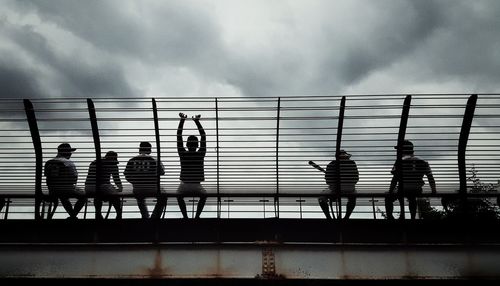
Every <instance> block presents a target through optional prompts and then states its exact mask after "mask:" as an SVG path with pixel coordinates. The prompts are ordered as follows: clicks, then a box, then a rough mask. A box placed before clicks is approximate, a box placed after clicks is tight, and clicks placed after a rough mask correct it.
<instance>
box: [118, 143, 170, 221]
mask: <svg viewBox="0 0 500 286" xmlns="http://www.w3.org/2000/svg"><path fill="white" fill-rule="evenodd" d="M150 154H151V144H150V143H149V142H141V144H140V145H139V155H137V156H135V157H133V158H132V159H130V160H129V161H128V163H127V166H126V167H125V171H124V175H125V179H127V181H128V182H130V183H131V184H132V186H133V192H134V195H135V199H136V200H137V206H138V207H139V210H140V212H141V216H142V218H143V219H148V218H149V211H148V207H147V205H146V198H147V197H157V201H156V205H155V208H154V210H153V213H152V214H151V218H154V219H159V218H161V215H162V212H163V209H164V208H165V206H166V205H167V199H166V197H162V196H158V194H159V191H160V190H157V188H156V186H157V184H156V183H157V180H158V177H157V168H159V175H164V174H165V170H164V168H163V164H162V163H161V162H160V163H159V164H158V161H157V160H156V159H155V158H153V157H152V156H151V155H150Z"/></svg>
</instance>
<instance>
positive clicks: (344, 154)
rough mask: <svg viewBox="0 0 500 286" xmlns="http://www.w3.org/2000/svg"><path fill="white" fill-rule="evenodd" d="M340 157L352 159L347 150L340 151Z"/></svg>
mask: <svg viewBox="0 0 500 286" xmlns="http://www.w3.org/2000/svg"><path fill="white" fill-rule="evenodd" d="M338 156H339V157H347V158H350V157H351V154H349V153H347V151H346V150H344V149H340V150H339V154H338Z"/></svg>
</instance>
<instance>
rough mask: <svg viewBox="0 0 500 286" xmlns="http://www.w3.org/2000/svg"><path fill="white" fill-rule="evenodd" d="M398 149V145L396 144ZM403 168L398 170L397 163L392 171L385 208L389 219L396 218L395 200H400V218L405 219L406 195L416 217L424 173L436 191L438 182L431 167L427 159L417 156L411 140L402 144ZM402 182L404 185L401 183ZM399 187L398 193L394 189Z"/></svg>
mask: <svg viewBox="0 0 500 286" xmlns="http://www.w3.org/2000/svg"><path fill="white" fill-rule="evenodd" d="M394 148H395V149H398V146H394ZM401 152H402V160H401V165H400V166H401V169H400V170H398V166H397V163H395V164H394V166H393V168H392V171H391V173H392V174H393V177H392V181H391V185H390V187H389V194H390V195H389V196H387V197H386V198H385V209H386V213H387V218H388V219H394V216H393V215H392V213H393V209H394V205H393V204H394V201H396V200H399V201H400V206H401V215H400V218H401V219H404V209H403V203H402V201H403V200H404V197H406V198H407V199H408V208H409V209H410V215H411V219H415V217H416V213H417V196H418V195H420V194H422V187H423V186H424V185H425V182H424V180H423V177H424V175H425V176H427V180H428V181H429V185H430V187H431V191H432V193H433V194H435V193H436V182H435V180H434V176H433V175H432V171H431V168H430V166H429V163H427V161H425V160H422V159H420V158H418V157H416V156H415V154H414V150H413V143H412V142H411V141H410V140H404V141H403V144H402V149H401ZM400 182H401V183H402V185H400ZM396 186H397V187H398V188H397V192H396V195H394V190H395V189H396Z"/></svg>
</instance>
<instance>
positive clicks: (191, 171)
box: [179, 150, 205, 183]
mask: <svg viewBox="0 0 500 286" xmlns="http://www.w3.org/2000/svg"><path fill="white" fill-rule="evenodd" d="M179 157H180V161H181V175H180V180H181V181H183V182H186V183H200V182H203V181H205V168H204V161H205V153H204V152H203V151H200V150H198V151H186V150H184V151H181V152H179Z"/></svg>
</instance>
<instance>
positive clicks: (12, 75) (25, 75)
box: [0, 59, 46, 98]
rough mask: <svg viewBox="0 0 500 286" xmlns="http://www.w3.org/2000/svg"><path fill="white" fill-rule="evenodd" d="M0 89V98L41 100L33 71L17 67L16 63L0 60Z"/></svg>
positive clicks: (43, 95)
mask: <svg viewBox="0 0 500 286" xmlns="http://www.w3.org/2000/svg"><path fill="white" fill-rule="evenodd" d="M0 87H1V95H0V97H2V98H42V97H45V96H46V95H45V94H43V93H41V90H40V87H39V86H38V82H37V81H36V75H35V72H34V71H30V70H25V69H22V68H20V67H19V64H18V63H15V62H10V61H7V60H6V59H3V60H0Z"/></svg>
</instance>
